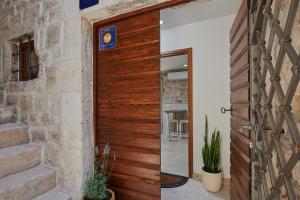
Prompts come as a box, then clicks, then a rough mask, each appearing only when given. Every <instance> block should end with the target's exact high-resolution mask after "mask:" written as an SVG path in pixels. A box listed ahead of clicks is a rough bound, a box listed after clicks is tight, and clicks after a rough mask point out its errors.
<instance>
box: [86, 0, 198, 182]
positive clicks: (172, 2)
mask: <svg viewBox="0 0 300 200" xmlns="http://www.w3.org/2000/svg"><path fill="white" fill-rule="evenodd" d="M192 1H194V0H169V1H166V2H162V3H158V4H154V5H151V6H148V7H144V8H138V9H136V10H133V11H130V12H126V13H121V14H118V15H115V16H112V17H109V18H104V19H102V20H99V21H96V22H95V23H93V27H92V36H93V38H92V45H93V136H94V145H96V143H97V133H96V132H97V131H96V130H97V112H96V111H97V86H98V81H97V73H98V70H97V66H98V56H97V53H98V48H97V44H98V42H99V38H98V33H97V27H98V26H103V25H105V24H109V23H113V22H116V21H119V20H124V19H127V18H129V17H132V16H136V15H140V14H142V13H147V12H151V11H155V10H163V9H166V8H170V7H173V6H177V5H181V4H185V3H189V2H192ZM189 105H191V104H189ZM189 127H193V126H192V124H190V126H189ZM189 131H190V130H189ZM191 146H192V145H191ZM192 151H193V149H192ZM191 160H193V159H191ZM192 167H193V164H192ZM192 170H193V168H192ZM189 176H190V177H193V171H191V170H190V169H189Z"/></svg>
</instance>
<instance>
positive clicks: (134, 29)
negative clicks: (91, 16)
mask: <svg viewBox="0 0 300 200" xmlns="http://www.w3.org/2000/svg"><path fill="white" fill-rule="evenodd" d="M159 21H160V13H159V11H151V12H148V13H143V14H139V15H135V16H131V17H128V18H125V19H121V20H118V21H114V22H113V23H109V24H101V25H98V26H95V27H94V37H95V38H99V31H100V30H102V29H103V28H106V27H110V26H115V27H116V29H117V45H116V46H115V48H111V49H106V50H99V41H98V40H97V41H96V42H95V46H94V48H95V51H96V53H95V54H94V56H96V57H95V59H94V61H95V62H96V64H95V66H96V67H95V72H94V73H95V74H96V75H95V77H94V84H95V93H96V95H95V112H96V113H95V129H96V130H95V131H96V143H97V145H98V146H99V149H101V148H102V147H103V145H104V144H106V143H110V144H111V146H112V153H115V154H116V155H117V161H116V163H115V166H114V169H113V172H112V176H111V180H110V187H111V188H112V189H113V190H114V191H115V192H116V195H117V199H121V200H137V199H138V200H159V199H160V24H159Z"/></svg>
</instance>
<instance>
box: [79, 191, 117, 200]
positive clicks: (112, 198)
mask: <svg viewBox="0 0 300 200" xmlns="http://www.w3.org/2000/svg"><path fill="white" fill-rule="evenodd" d="M107 191H108V192H109V193H110V194H111V198H110V199H109V200H116V196H115V193H114V191H112V190H110V189H107ZM83 200H101V199H88V198H86V197H84V198H83Z"/></svg>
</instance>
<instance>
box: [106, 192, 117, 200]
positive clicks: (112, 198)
mask: <svg viewBox="0 0 300 200" xmlns="http://www.w3.org/2000/svg"><path fill="white" fill-rule="evenodd" d="M107 191H108V192H110V194H111V198H110V200H115V199H116V195H115V193H114V191H112V190H110V189H107Z"/></svg>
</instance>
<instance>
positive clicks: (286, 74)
mask: <svg viewBox="0 0 300 200" xmlns="http://www.w3.org/2000/svg"><path fill="white" fill-rule="evenodd" d="M290 3H291V1H290V0H283V1H282V5H281V6H282V8H281V10H280V14H279V21H280V26H281V28H282V29H284V28H285V22H286V18H287V15H288V12H289V7H290ZM273 8H274V3H273ZM269 33H270V29H269V28H268V29H267V38H268V35H269ZM299 35H300V6H299V7H298V11H297V17H296V20H295V23H294V26H293V30H292V35H291V39H292V45H293V47H294V48H295V49H296V51H297V53H298V55H299V52H300V37H299ZM266 41H268V39H267V40H266ZM274 42H275V43H274V46H273V49H272V58H273V59H272V63H273V65H274V66H275V64H276V60H277V56H278V52H279V48H280V45H279V39H278V38H277V37H275V40H274ZM292 67H293V65H292V63H291V61H290V59H289V58H288V56H287V55H285V58H284V61H283V66H282V70H281V73H280V78H281V81H280V83H281V85H282V89H283V92H284V94H286V92H287V89H288V86H289V83H290V80H291V77H292V74H293V73H292V70H291V69H292ZM266 81H267V82H266V84H267V86H266V88H267V92H268V91H269V88H270V85H271V82H270V75H269V74H267V78H266ZM299 102H300V86H299V85H298V87H297V89H296V92H295V96H294V98H293V101H292V104H291V106H292V113H293V115H294V118H295V121H296V123H297V127H298V130H300V104H299ZM272 106H273V114H274V117H275V118H276V117H277V116H278V114H279V113H280V111H279V106H280V103H279V101H278V98H277V96H276V95H275V96H274V98H273V101H272ZM283 129H284V130H285V134H283V135H282V137H281V138H280V141H281V144H282V146H283V152H284V156H285V159H286V160H288V158H290V156H291V155H292V153H293V149H294V148H295V146H294V144H293V141H292V137H291V133H290V132H289V130H288V126H287V122H286V121H285V122H284V124H283ZM272 159H273V163H274V166H275V167H276V166H277V169H275V171H276V175H277V176H278V174H279V170H278V165H279V163H278V161H277V157H276V152H275V151H274V152H273V158H272ZM268 178H269V176H268ZM269 184H270V180H269ZM292 184H293V187H294V190H295V192H296V194H297V199H300V162H298V163H297V165H296V167H295V168H294V169H293V171H292ZM280 196H281V198H282V199H288V197H287V191H286V190H285V187H284V186H283V187H282V191H281V194H280Z"/></svg>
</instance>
